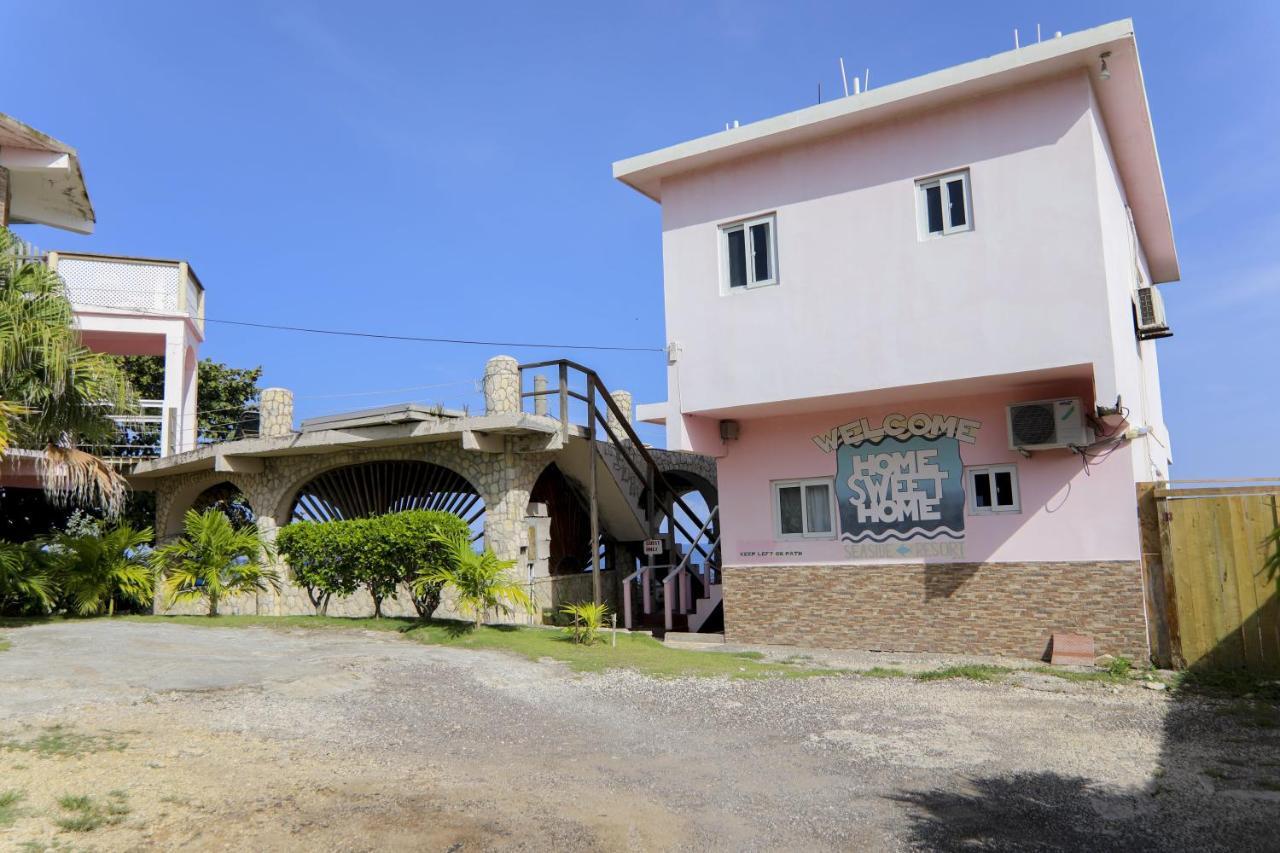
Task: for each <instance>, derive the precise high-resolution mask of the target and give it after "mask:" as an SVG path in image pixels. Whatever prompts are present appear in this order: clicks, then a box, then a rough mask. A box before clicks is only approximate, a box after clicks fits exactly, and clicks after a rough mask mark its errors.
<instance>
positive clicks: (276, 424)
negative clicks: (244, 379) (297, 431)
mask: <svg viewBox="0 0 1280 853" xmlns="http://www.w3.org/2000/svg"><path fill="white" fill-rule="evenodd" d="M292 433H293V392H292V391H290V390H289V389H288V388H263V389H262V397H261V399H260V401H259V403H258V435H260V436H262V437H263V438H271V437H275V436H281V435H290V434H292Z"/></svg>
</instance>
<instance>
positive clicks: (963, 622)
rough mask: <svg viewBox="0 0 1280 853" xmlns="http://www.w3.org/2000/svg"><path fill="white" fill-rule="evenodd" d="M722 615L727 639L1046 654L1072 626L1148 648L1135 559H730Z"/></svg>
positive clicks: (1136, 654)
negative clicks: (787, 562) (782, 562)
mask: <svg viewBox="0 0 1280 853" xmlns="http://www.w3.org/2000/svg"><path fill="white" fill-rule="evenodd" d="M724 613H725V638H726V639H727V640H728V641H730V642H740V643H780V644H794V645H810V646H822V647H829V648H856V649H879V650H885V651H921V652H924V651H928V652H950V653H964V654H1002V655H1016V656H1018V657H1026V658H1040V657H1041V656H1042V655H1044V653H1045V651H1046V649H1047V648H1048V644H1049V637H1050V635H1051V634H1053V633H1054V632H1055V631H1072V632H1079V633H1084V634H1088V635H1090V636H1092V637H1093V638H1094V642H1095V644H1096V647H1097V650H1098V653H1099V654H1101V653H1103V652H1108V653H1111V654H1123V655H1126V656H1128V657H1132V658H1134V659H1135V660H1145V659H1146V657H1147V639H1146V624H1145V620H1144V617H1143V608H1142V581H1141V569H1140V568H1139V564H1138V563H1137V562H1136V561H1135V562H1128V561H1124V562H1104V563H1024V564H1006V563H939V564H928V565H908V564H884V565H847V566H749V567H748V566H743V567H729V568H726V569H725V572H724Z"/></svg>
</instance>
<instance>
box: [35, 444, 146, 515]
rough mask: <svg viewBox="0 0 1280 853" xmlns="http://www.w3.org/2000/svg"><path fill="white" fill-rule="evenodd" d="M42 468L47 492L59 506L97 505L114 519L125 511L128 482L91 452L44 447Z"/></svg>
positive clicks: (69, 448)
mask: <svg viewBox="0 0 1280 853" xmlns="http://www.w3.org/2000/svg"><path fill="white" fill-rule="evenodd" d="M39 467H40V473H41V477H40V481H41V484H42V485H43V486H44V492H45V494H46V495H47V496H48V497H49V499H50V500H51V501H53V502H54V503H56V504H60V505H64V506H65V505H68V504H88V505H93V506H98V507H101V508H102V510H103V511H104V512H105V513H106V514H107V516H109V517H113V518H114V517H115V516H118V515H119V514H120V512H121V510H123V509H124V501H125V497H126V496H127V495H128V491H129V486H128V483H126V482H125V479H124V477H122V476H121V475H120V473H119V472H118V471H116V470H115V469H114V468H112V467H111V466H110V465H108V464H107V463H106V462H104V461H102V460H101V459H99V458H98V457H97V456H94V455H93V454H92V453H86V452H85V451H83V450H80V449H79V448H75V447H63V446H60V445H57V444H50V445H48V446H46V447H45V450H44V456H43V457H42V458H41V460H40V463H39Z"/></svg>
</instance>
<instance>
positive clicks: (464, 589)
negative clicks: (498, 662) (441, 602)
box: [412, 530, 533, 628]
mask: <svg viewBox="0 0 1280 853" xmlns="http://www.w3.org/2000/svg"><path fill="white" fill-rule="evenodd" d="M431 540H432V541H433V542H436V543H437V544H439V545H441V546H442V547H443V548H444V549H445V554H446V556H445V561H444V565H442V566H434V567H426V568H424V569H422V571H420V572H419V573H418V576H417V577H416V578H415V579H414V581H413V584H412V587H413V590H414V592H415V593H420V592H425V591H427V590H429V589H430V588H431V587H432V586H435V585H440V584H442V585H445V586H451V587H453V590H454V593H455V595H456V599H457V602H458V609H459V610H461V611H462V612H463V613H471V614H473V615H474V616H475V620H476V627H477V628H478V627H480V624H481V620H482V618H483V617H484V616H485V615H487V614H488V613H489V612H490V611H491V610H497V611H499V612H501V613H513V612H515V608H516V607H519V608H521V609H524V610H532V609H533V601H532V600H531V599H530V598H529V593H528V591H526V590H525V588H524V586H523V585H522V584H521V583H520V582H519V581H518V580H516V579H515V578H514V577H512V576H511V575H510V574H508V572H507V570H508V569H510V568H511V567H512V566H514V565H515V564H516V561H515V560H500V559H498V557H497V555H496V554H494V553H493V551H490V550H489V549H488V548H486V549H484V551H483V552H477V551H476V550H475V549H474V548H472V547H471V531H470V530H466V531H461V530H450V531H448V532H444V533H434V534H432V536H431ZM513 605H514V606H513Z"/></svg>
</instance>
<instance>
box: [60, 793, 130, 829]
mask: <svg viewBox="0 0 1280 853" xmlns="http://www.w3.org/2000/svg"><path fill="white" fill-rule="evenodd" d="M58 807H59V808H61V809H62V810H63V811H64V812H66V813H67V814H65V815H63V816H62V817H59V818H56V819H55V820H54V824H55V825H56V826H57V827H58V828H59V829H65V830H67V831H68V832H93V831H94V830H95V829H97V828H98V827H100V826H102V825H104V824H117V823H120V821H122V820H124V819H125V816H126V815H128V814H129V811H130V809H129V803H128V800H127V795H126V794H125V792H124V791H120V790H115V791H111V792H109V793H108V794H107V796H106V797H105V798H103V799H101V800H98V799H94V798H93V797H90V796H86V795H84V794H79V795H75V796H73V795H71V794H67V795H65V796H62V797H60V798H59V799H58Z"/></svg>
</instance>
